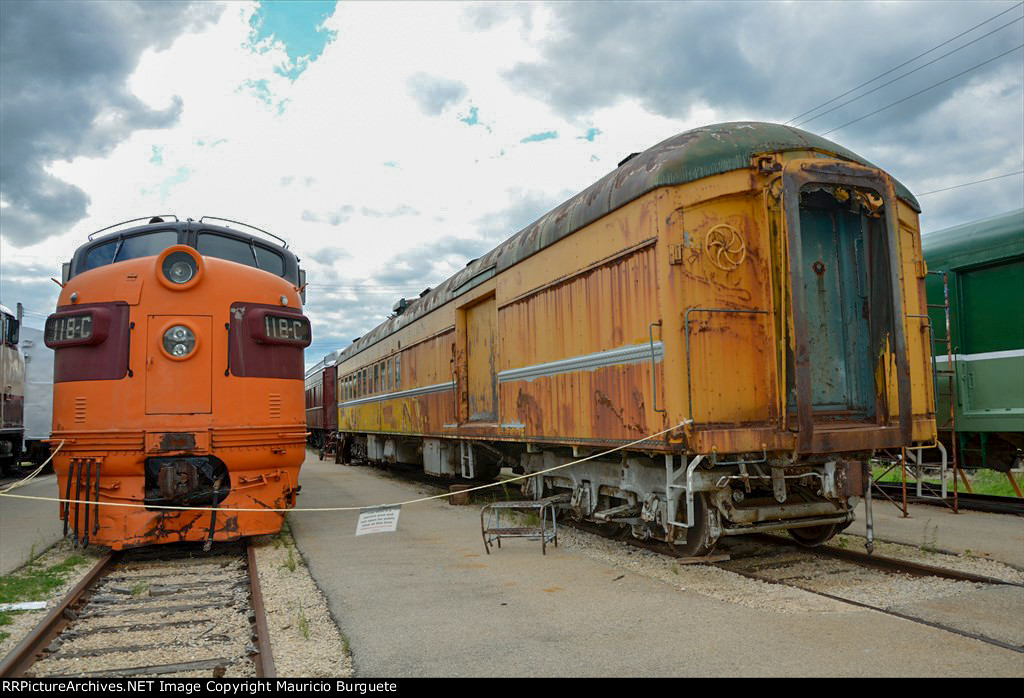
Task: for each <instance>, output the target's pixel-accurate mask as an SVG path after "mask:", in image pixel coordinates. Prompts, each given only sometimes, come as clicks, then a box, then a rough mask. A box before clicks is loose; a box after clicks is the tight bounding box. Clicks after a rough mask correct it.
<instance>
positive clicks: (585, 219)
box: [338, 121, 921, 363]
mask: <svg viewBox="0 0 1024 698" xmlns="http://www.w3.org/2000/svg"><path fill="white" fill-rule="evenodd" d="M792 150H815V151H820V152H822V153H827V154H831V155H834V156H836V157H839V158H841V159H844V160H849V161H852V162H856V163H859V164H862V165H866V166H868V167H876V166H875V165H873V164H872V163H870V162H868V161H867V160H864V159H863V158H861V157H859V156H858V155H856V154H855V153H853V152H851V151H849V150H847V149H846V148H844V147H842V146H840V145H838V144H836V143H833V142H832V141H830V140H828V139H826V138H822V137H821V136H817V135H815V134H813V133H809V132H807V131H803V130H801V129H798V128H793V127H792V126H784V125H781V124H771V123H764V122H758V121H736V122H731V123H723V124H714V125H711V126H703V127H701V128H695V129H692V130H690V131H686V132H684V133H680V134H678V135H675V136H672V137H671V138H668V139H667V140H664V141H662V142H661V143H658V144H657V145H655V146H653V147H651V148H648V149H647V150H645V151H644V152H642V153H639V154H637V155H635V156H633V157H630V158H627V159H626V160H625V161H624V162H622V163H621V164H620V165H619V166H618V167H617V168H615V169H614V170H612V171H611V172H609V173H608V174H607V175H605V176H604V177H602V178H601V179H599V180H598V181H596V182H594V183H593V184H591V185H590V186H589V187H587V188H586V189H584V190H583V191H582V192H580V193H579V194H576V195H575V196H573V197H572V198H570V199H569V200H568V201H565V202H563V203H562V204H561V205H559V206H557V207H556V208H554V209H553V210H551V211H549V212H548V213H546V214H544V215H543V216H541V217H540V218H539V219H537V220H536V221H534V222H533V223H531V224H530V225H528V226H526V227H525V228H523V229H522V230H520V231H519V232H518V233H516V234H515V235H513V236H512V237H510V238H509V239H507V240H505V241H504V242H503V243H501V244H500V245H498V246H497V247H496V248H494V249H493V250H491V251H490V252H488V253H487V254H485V255H483V256H482V257H480V258H478V259H477V260H475V261H473V262H472V263H470V264H468V265H467V266H466V267H465V268H464V269H461V270H460V271H458V272H457V273H456V274H455V275H454V276H452V277H450V278H448V279H447V280H446V281H444V282H443V283H441V284H439V285H438V286H436V287H435V288H433V289H432V290H431V291H430V292H429V293H426V294H425V295H424V296H423V297H421V298H418V299H415V300H413V301H412V303H410V305H409V307H408V308H406V310H405V311H404V312H403V313H402V314H401V315H398V316H396V317H393V318H391V319H389V320H388V321H387V322H385V323H383V324H382V325H379V326H378V327H376V328H375V329H373V330H371V331H370V332H368V333H366V334H365V335H363V336H362V337H360V338H359V339H358V340H357V341H355V342H354V343H353V344H352V345H350V346H349V347H347V348H346V349H345V350H344V351H342V352H341V354H340V355H339V356H338V362H339V363H340V362H342V361H345V360H347V359H348V358H349V357H351V356H354V355H355V354H357V353H359V352H360V351H362V350H363V349H366V348H367V347H369V346H371V345H373V344H375V343H376V342H378V341H379V340H381V339H383V338H384V337H386V336H388V335H390V334H392V333H393V332H396V331H397V330H398V329H400V328H401V327H403V326H405V325H407V324H408V323H410V322H412V321H413V320H415V319H417V318H419V317H422V316H423V315H426V314H427V313H429V312H430V311H432V310H434V309H435V308H438V307H440V306H442V305H444V304H445V303H447V302H448V301H450V300H452V299H453V298H455V297H457V296H459V295H461V294H462V293H464V292H465V291H468V290H469V289H471V288H473V287H474V286H476V285H477V284H480V283H483V282H484V281H486V280H487V279H489V278H491V277H492V276H494V275H495V274H497V273H499V272H501V271H504V270H505V269H507V268H509V267H511V266H513V265H514V264H516V263H518V262H520V261H522V260H524V259H526V258H527V257H529V256H531V255H533V254H534V253H536V252H539V251H540V250H542V249H544V248H545V247H548V246H549V245H553V244H554V243H556V242H558V241H559V240H561V239H562V238H564V237H566V236H568V235H571V234H572V233H574V232H576V231H577V230H580V229H581V228H583V227H584V226H586V225H589V224H590V223H593V222H594V221H596V220H598V219H599V218H601V217H603V216H606V215H608V214H609V213H611V212H612V211H615V210H616V209H618V208H620V207H622V206H625V205H626V204H628V203H629V202H631V201H634V200H635V199H638V198H640V197H641V196H643V195H645V194H647V193H649V192H651V191H653V190H655V189H657V188H659V187H667V186H674V185H678V184H685V183H687V182H692V181H695V180H698V179H702V178H704V177H711V176H713V175H717V174H721V173H723V172H729V171H731V170H737V169H743V168H747V167H750V164H751V158H752V157H753V156H754V155H758V154H761V153H778V152H785V151H792ZM894 184H895V187H896V194H897V196H899V198H901V199H903V200H904V201H906V202H907V203H908V204H909V205H910V206H911V207H913V209H914V210H915V211H918V212H920V211H921V207H920V205H919V204H918V202H917V199H915V198H914V195H913V194H911V193H910V190H909V189H907V188H906V187H905V186H903V184H901V183H900V182H898V181H895V180H894Z"/></svg>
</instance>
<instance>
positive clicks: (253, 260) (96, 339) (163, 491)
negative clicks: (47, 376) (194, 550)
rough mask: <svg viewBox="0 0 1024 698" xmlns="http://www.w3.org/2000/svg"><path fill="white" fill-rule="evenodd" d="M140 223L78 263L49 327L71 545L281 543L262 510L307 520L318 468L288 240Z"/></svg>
mask: <svg viewBox="0 0 1024 698" xmlns="http://www.w3.org/2000/svg"><path fill="white" fill-rule="evenodd" d="M139 220H146V219H139ZM139 220H136V221H126V222H125V223H123V224H118V226H114V227H116V228H118V229H117V230H115V231H114V232H108V233H106V234H104V235H102V236H100V237H97V235H98V234H97V233H94V234H93V235H90V236H89V242H87V243H86V244H84V245H82V246H81V247H79V248H78V249H77V250H76V251H75V253H74V256H73V258H72V259H71V262H70V263H67V264H65V265H64V274H63V277H64V278H63V282H64V283H63V288H62V289H61V292H60V297H59V300H58V302H57V312H55V313H54V314H53V315H51V316H50V317H49V318H48V319H47V321H46V327H45V331H44V332H45V334H44V340H45V342H46V345H47V346H48V347H51V348H52V349H53V350H54V390H53V435H52V443H53V444H54V445H56V444H59V443H62V442H63V446H62V447H61V448H60V450H59V451H58V452H57V453H56V456H55V457H54V470H55V471H56V473H57V480H58V486H59V491H60V495H61V497H62V498H63V499H65V500H72V501H74V502H76V503H73V504H69V505H62V506H61V510H60V515H61V517H62V518H63V520H64V528H65V533H68V531H69V530H70V531H71V532H72V533H73V534H74V537H75V539H76V541H81V542H82V543H85V544H88V543H90V542H92V543H96V544H100V545H106V546H110V547H111V548H113V549H115V550H120V549H123V548H130V547H135V546H140V545H147V544H151V543H166V542H178V541H203V540H206V541H225V540H234V539H237V538H239V537H242V536H249V535H257V534H263V533H274V532H276V531H278V530H279V529H280V527H281V522H282V520H283V514H281V513H279V512H274V511H260V510H261V509H267V510H269V509H283V508H288V507H291V506H294V504H295V497H296V495H297V493H298V489H299V488H298V474H299V466H300V465H301V463H302V460H303V456H304V448H303V447H304V443H305V438H306V429H305V424H304V420H303V405H302V375H303V349H304V348H305V347H306V346H308V345H309V343H310V339H311V337H310V324H309V321H308V320H307V319H306V317H305V316H304V315H303V313H302V302H303V300H304V290H303V289H304V283H305V281H304V276H305V273H304V272H303V271H302V270H300V269H299V267H298V259H297V258H296V257H295V255H294V254H292V253H291V252H290V251H289V250H288V249H287V244H285V243H284V241H283V240H282V241H281V244H278V243H277V242H271V241H268V240H266V239H264V237H263V236H262V235H256V234H252V233H247V232H240V231H239V230H236V229H233V228H231V227H226V226H224V225H220V224H214V223H213V222H214V221H216V222H219V223H232V224H233V223H235V222H234V221H229V220H226V219H219V218H211V217H205V218H200V219H199V221H198V222H197V221H193V220H192V219H188V220H185V221H181V220H178V218H177V217H175V216H164V217H154V218H151V219H149V220H148V222H146V223H145V224H142V225H138V222H139ZM132 224H135V225H134V226H133V225H132ZM239 225H240V224H239ZM125 226H128V227H125ZM246 227H250V226H246ZM107 230H110V228H108V229H104V230H103V231H99V232H100V233H104V232H106V231H107ZM252 230H254V231H256V232H258V233H264V232H265V231H261V230H259V229H255V228H253V229H252ZM266 235H270V234H269V233H266ZM270 237H275V238H276V236H273V235H270ZM276 239H277V240H280V238H276ZM97 503H99V504H100V505H101V506H97ZM108 503H110V504H119V503H120V504H134V505H144V506H142V507H140V506H136V507H119V506H102V505H103V504H108ZM161 506H163V507H168V506H175V507H204V508H209V507H214V508H216V507H222V508H225V509H236V508H237V509H252V510H254V511H244V512H238V511H224V512H220V513H219V515H218V512H217V511H213V512H212V513H211V512H210V511H189V510H188V509H185V510H161V509H159V508H158V507H161Z"/></svg>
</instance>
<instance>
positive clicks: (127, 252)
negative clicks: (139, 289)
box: [81, 230, 178, 271]
mask: <svg viewBox="0 0 1024 698" xmlns="http://www.w3.org/2000/svg"><path fill="white" fill-rule="evenodd" d="M176 244H178V233H177V232H176V231H174V230H156V231H153V232H151V233H143V234H142V235H132V236H131V237H125V238H117V239H116V240H110V241H109V242H105V243H103V244H102V245H97V246H96V247H94V248H92V249H91V250H89V252H88V253H87V254H86V256H85V263H84V264H83V265H82V269H81V271H89V270H90V269H96V268H97V267H102V266H106V265H107V264H114V263H115V262H124V261H127V260H129V259H138V258H140V257H152V256H154V255H158V254H160V253H161V252H163V251H164V250H166V249H167V248H168V247H170V246H171V245H176Z"/></svg>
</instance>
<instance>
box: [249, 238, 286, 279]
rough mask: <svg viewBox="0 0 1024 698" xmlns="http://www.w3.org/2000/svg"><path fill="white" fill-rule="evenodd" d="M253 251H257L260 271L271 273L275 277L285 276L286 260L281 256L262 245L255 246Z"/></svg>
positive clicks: (257, 262)
mask: <svg viewBox="0 0 1024 698" xmlns="http://www.w3.org/2000/svg"><path fill="white" fill-rule="evenodd" d="M253 249H254V250H255V251H256V264H257V266H259V268H260V269H262V270H263V271H269V272H270V273H271V274H273V275H274V276H284V259H282V257H281V255H279V254H278V253H277V252H274V251H272V250H268V249H267V248H266V247H261V246H260V245H255V246H254V247H253Z"/></svg>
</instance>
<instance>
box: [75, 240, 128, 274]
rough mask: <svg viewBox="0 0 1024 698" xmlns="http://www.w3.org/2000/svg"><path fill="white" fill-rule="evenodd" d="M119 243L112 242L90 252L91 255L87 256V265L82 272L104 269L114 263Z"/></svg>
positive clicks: (116, 241) (117, 241)
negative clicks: (97, 268)
mask: <svg viewBox="0 0 1024 698" xmlns="http://www.w3.org/2000/svg"><path fill="white" fill-rule="evenodd" d="M119 242H121V241H120V240H111V241H110V242H105V243H103V244H102V245H100V246H99V247H94V248H92V249H91V250H89V254H87V255H86V256H85V264H84V265H83V266H82V271H89V270H90V269H95V268H96V267H102V266H103V265H105V264H110V263H111V262H113V261H114V253H115V252H117V245H118V243H119Z"/></svg>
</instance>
